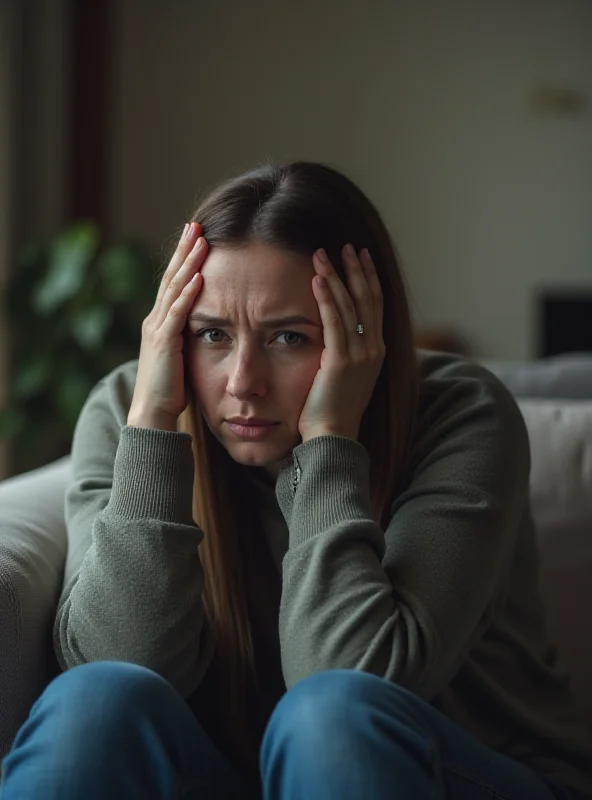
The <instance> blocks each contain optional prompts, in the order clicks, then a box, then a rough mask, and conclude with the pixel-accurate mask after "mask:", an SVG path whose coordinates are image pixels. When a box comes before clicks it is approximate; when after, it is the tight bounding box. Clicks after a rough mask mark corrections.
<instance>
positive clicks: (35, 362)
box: [13, 353, 51, 400]
mask: <svg viewBox="0 0 592 800" xmlns="http://www.w3.org/2000/svg"><path fill="white" fill-rule="evenodd" d="M50 376H51V358H50V356H49V353H33V354H32V355H31V356H30V357H29V358H27V359H25V360H23V361H22V362H21V363H20V364H19V365H18V366H17V367H16V369H15V376H14V382H13V392H14V395H15V396H16V397H18V398H19V399H20V400H25V399H27V398H28V397H32V396H33V395H35V394H38V393H39V392H40V391H41V390H42V389H43V388H44V387H45V386H46V385H47V384H48V382H49V378H50Z"/></svg>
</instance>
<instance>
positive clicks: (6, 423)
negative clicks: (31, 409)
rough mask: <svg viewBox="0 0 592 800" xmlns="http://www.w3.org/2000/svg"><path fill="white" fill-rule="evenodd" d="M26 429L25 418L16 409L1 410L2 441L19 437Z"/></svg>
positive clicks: (0, 429)
mask: <svg viewBox="0 0 592 800" xmlns="http://www.w3.org/2000/svg"><path fill="white" fill-rule="evenodd" d="M24 427H25V416H24V414H22V413H21V412H20V411H18V410H17V409H16V408H2V409H0V439H8V438H9V437H12V436H18V435H19V434H20V433H21V432H22V431H23V430H24Z"/></svg>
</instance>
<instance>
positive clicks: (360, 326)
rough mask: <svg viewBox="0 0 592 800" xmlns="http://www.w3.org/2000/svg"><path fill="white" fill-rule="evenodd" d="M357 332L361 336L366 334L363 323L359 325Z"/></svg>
mask: <svg viewBox="0 0 592 800" xmlns="http://www.w3.org/2000/svg"><path fill="white" fill-rule="evenodd" d="M356 332H357V333H359V334H360V336H361V335H362V334H363V333H364V326H363V325H362V323H361V322H360V323H358V327H357V328H356Z"/></svg>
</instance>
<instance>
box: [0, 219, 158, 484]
mask: <svg viewBox="0 0 592 800" xmlns="http://www.w3.org/2000/svg"><path fill="white" fill-rule="evenodd" d="M155 294H156V265H155V263H154V262H153V260H152V258H151V257H150V255H149V254H148V252H147V250H146V249H145V248H144V247H143V246H142V245H139V244H137V243H134V242H131V243H122V244H116V245H112V246H109V247H102V246H101V242H100V232H99V229H98V227H97V226H96V225H95V224H94V223H92V222H86V221H81V222H77V223H75V224H73V225H71V226H69V227H68V228H67V229H66V230H64V231H63V232H62V233H60V234H59V235H58V236H56V237H54V238H51V239H41V238H38V239H35V240H32V241H30V242H28V243H27V244H26V245H25V246H24V247H23V248H22V250H21V252H20V254H19V258H18V263H17V268H16V269H15V270H14V276H13V277H12V279H11V280H10V281H9V282H8V285H7V287H6V292H5V296H4V298H3V301H4V305H5V308H6V313H7V317H8V326H9V331H10V352H9V365H10V366H9V369H10V374H9V386H8V402H7V404H6V405H5V407H4V408H2V409H0V438H4V439H6V438H8V439H9V440H10V443H11V451H12V459H11V461H12V471H13V472H14V473H20V472H23V471H25V470H27V469H32V468H34V467H36V466H40V465H42V464H45V463H47V462H48V461H50V460H52V459H54V458H57V457H59V456H61V455H64V454H66V453H67V452H69V449H70V446H71V441H72V434H73V432H74V427H75V424H76V420H77V418H78V415H79V413H80V410H81V408H82V405H83V404H84V402H85V400H86V398H87V397H88V394H89V392H90V390H91V389H92V387H93V386H94V385H95V384H96V382H97V381H98V380H99V379H100V378H102V377H103V376H104V375H105V374H106V373H107V372H109V371H110V370H111V369H113V368H114V367H116V366H117V365H118V364H121V363H123V362H124V361H127V360H129V359H132V358H137V356H138V353H139V347H140V337H141V325H142V321H143V319H144V317H145V316H146V315H147V314H148V312H149V311H150V308H151V306H152V304H153V302H154V297H155Z"/></svg>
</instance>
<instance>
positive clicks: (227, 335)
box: [186, 243, 323, 477]
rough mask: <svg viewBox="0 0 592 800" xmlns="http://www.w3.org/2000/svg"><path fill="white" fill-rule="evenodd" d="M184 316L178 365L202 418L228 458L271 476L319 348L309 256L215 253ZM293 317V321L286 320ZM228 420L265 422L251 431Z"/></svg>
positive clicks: (294, 431)
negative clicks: (183, 361)
mask: <svg viewBox="0 0 592 800" xmlns="http://www.w3.org/2000/svg"><path fill="white" fill-rule="evenodd" d="M201 272H202V275H203V278H204V284H203V288H202V290H201V292H200V293H199V295H198V297H197V299H196V302H195V305H194V306H193V309H192V310H191V312H190V314H189V321H188V330H187V335H188V339H187V353H186V355H187V368H188V372H189V379H190V381H191V385H192V388H193V391H194V393H195V396H196V398H197V401H198V404H199V406H200V408H201V411H202V413H203V416H204V419H205V421H206V423H207V425H208V427H209V428H210V430H211V431H212V433H213V434H214V436H215V437H216V438H217V439H218V440H219V441H220V442H221V443H222V445H223V446H224V447H225V448H226V450H227V451H228V452H229V454H230V455H231V456H232V458H233V459H234V460H235V461H238V462H239V463H241V464H246V465H248V466H259V467H265V468H266V469H267V471H268V473H269V474H270V475H272V476H274V477H275V476H277V473H278V470H279V467H280V464H281V461H282V460H283V459H284V458H285V457H286V456H287V455H289V453H290V452H291V451H292V449H293V448H294V447H295V446H296V445H297V444H298V443H299V441H300V435H299V433H298V420H299V417H300V412H301V411H302V408H303V407H304V403H305V402H306V398H307V396H308V392H309V390H310V387H311V386H312V383H313V380H314V378H315V376H316V374H317V371H318V369H319V366H320V361H321V353H322V351H323V327H322V323H321V317H320V313H319V308H318V305H317V301H316V300H315V297H314V295H313V292H312V286H311V282H312V279H313V277H314V275H315V270H314V267H313V265H312V259H308V258H306V257H304V256H300V255H295V254H293V253H289V252H286V251H283V250H279V249H277V248H275V247H271V246H269V245H264V244H259V243H249V244H246V245H245V246H244V247H241V248H240V249H238V250H234V249H232V250H231V249H225V248H223V247H219V246H218V247H215V248H213V249H212V251H211V252H210V254H209V255H208V256H207V258H206V260H205V263H204V265H203V267H202V270H201ZM290 317H299V318H302V319H299V320H294V319H292V320H289V319H288V318H290ZM233 417H242V418H245V419H247V420H248V419H250V418H252V417H259V418H262V419H264V420H267V421H269V422H272V423H274V424H273V425H270V426H268V427H266V428H264V429H263V431H258V430H256V429H253V428H247V429H240V428H236V427H234V428H233V427H232V423H229V420H230V419H231V418H233Z"/></svg>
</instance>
